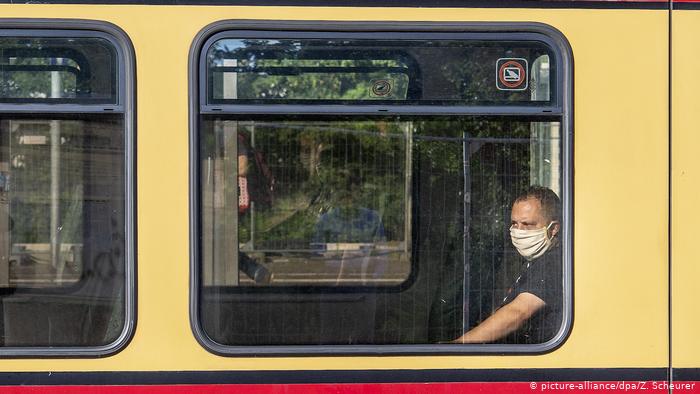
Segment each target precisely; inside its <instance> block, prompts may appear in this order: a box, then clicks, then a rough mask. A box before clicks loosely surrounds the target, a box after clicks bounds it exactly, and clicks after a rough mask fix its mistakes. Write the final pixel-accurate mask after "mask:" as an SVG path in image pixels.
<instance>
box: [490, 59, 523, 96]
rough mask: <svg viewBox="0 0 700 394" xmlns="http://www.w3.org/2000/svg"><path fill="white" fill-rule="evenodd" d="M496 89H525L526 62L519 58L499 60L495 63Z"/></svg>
mask: <svg viewBox="0 0 700 394" xmlns="http://www.w3.org/2000/svg"><path fill="white" fill-rule="evenodd" d="M496 72H497V73H498V75H497V78H496V87H497V88H498V90H525V89H527V83H528V76H527V60H525V59H521V58H500V59H498V60H497V61H496Z"/></svg>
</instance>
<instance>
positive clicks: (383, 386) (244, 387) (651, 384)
mask: <svg viewBox="0 0 700 394" xmlns="http://www.w3.org/2000/svg"><path fill="white" fill-rule="evenodd" d="M669 386H670V385H669V383H668V382H664V381H619V382H590V381H586V382H493V383H492V382H489V383H482V382H468V383H356V384H350V383H343V384H236V385H229V384H226V385H224V384H221V385H217V384H209V385H206V384H205V385H199V384H197V385H194V384H192V385H136V386H0V393H2V394H19V393H21V394H45V393H46V394H48V393H51V394H115V393H120V394H210V393H211V394H214V393H216V394H233V393H236V394H239V393H246V394H269V393H284V394H310V393H324V394H325V393H333V394H350V393H353V394H357V393H363V394H379V393H381V394H406V393H408V394H412V393H421V394H423V393H426V394H427V393H430V394H433V393H495V394H500V393H529V394H533V393H545V392H550V393H578V394H593V393H598V394H600V393H629V392H639V391H644V392H645V393H649V394H651V393H668V389H669ZM671 386H672V387H673V389H674V392H678V393H700V382H673V384H672V385H671Z"/></svg>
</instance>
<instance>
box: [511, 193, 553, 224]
mask: <svg viewBox="0 0 700 394" xmlns="http://www.w3.org/2000/svg"><path fill="white" fill-rule="evenodd" d="M531 198H532V199H535V200H537V201H539V202H540V206H541V207H542V214H543V215H544V216H545V219H547V221H558V222H561V200H560V199H559V196H557V194H556V193H554V192H553V191H552V189H550V188H547V187H544V186H530V187H529V188H528V189H527V190H525V191H524V192H522V193H520V194H519V195H518V197H516V198H515V202H514V203H516V202H522V201H526V200H529V199H531Z"/></svg>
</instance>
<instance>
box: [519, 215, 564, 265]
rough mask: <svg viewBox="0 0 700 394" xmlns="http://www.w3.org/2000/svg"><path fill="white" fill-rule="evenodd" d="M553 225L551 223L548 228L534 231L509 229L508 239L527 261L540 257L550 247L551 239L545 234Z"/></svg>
mask: <svg viewBox="0 0 700 394" xmlns="http://www.w3.org/2000/svg"><path fill="white" fill-rule="evenodd" d="M553 224H554V222H551V223H549V226H547V227H542V228H540V229H536V230H518V229H516V228H515V227H511V228H510V239H511V241H512V242H513V246H515V249H517V250H518V253H520V255H521V256H523V257H525V259H526V260H528V261H530V260H534V259H536V258H538V257H540V256H542V255H543V254H544V253H545V252H546V251H547V250H548V249H549V247H550V246H552V238H549V237H548V236H547V233H549V228H550V227H552V225H553Z"/></svg>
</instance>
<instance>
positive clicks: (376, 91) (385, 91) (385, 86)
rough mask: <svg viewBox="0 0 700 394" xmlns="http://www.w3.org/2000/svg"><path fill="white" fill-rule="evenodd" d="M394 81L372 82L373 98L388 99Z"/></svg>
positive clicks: (379, 80) (380, 80)
mask: <svg viewBox="0 0 700 394" xmlns="http://www.w3.org/2000/svg"><path fill="white" fill-rule="evenodd" d="M391 90H392V81H391V80H390V79H377V80H375V81H372V91H371V92H370V96H372V97H388V96H389V95H391Z"/></svg>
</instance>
